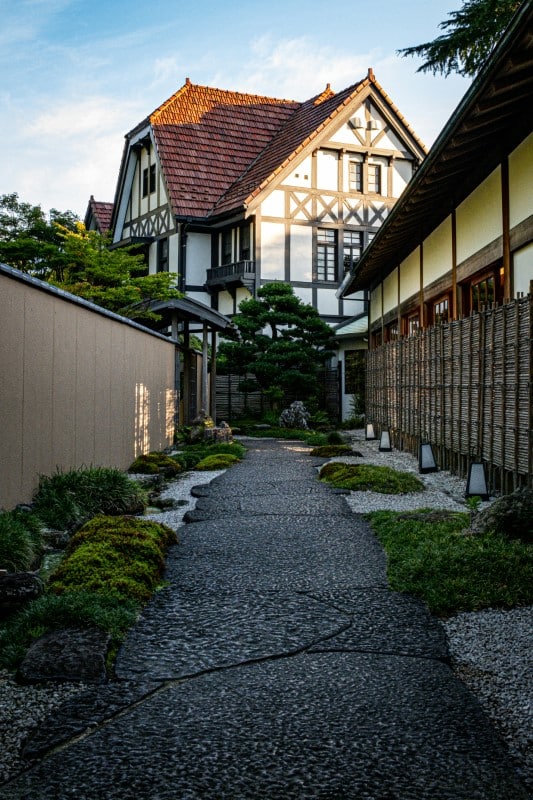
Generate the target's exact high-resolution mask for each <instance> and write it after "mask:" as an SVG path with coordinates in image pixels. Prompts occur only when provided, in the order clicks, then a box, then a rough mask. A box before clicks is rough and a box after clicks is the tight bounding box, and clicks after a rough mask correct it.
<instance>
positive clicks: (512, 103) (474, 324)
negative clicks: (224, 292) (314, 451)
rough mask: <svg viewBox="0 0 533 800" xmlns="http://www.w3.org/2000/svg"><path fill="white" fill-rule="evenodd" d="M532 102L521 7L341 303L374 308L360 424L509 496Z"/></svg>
mask: <svg viewBox="0 0 533 800" xmlns="http://www.w3.org/2000/svg"><path fill="white" fill-rule="evenodd" d="M532 100H533V7H532V5H531V3H524V4H523V5H522V6H521V8H520V9H519V11H518V12H517V13H516V15H515V17H514V18H513V20H512V22H511V24H510V26H509V27H508V29H507V31H506V32H505V34H504V36H503V37H502V39H501V41H500V42H499V43H498V44H497V46H496V48H495V50H494V51H493V54H492V56H491V57H490V58H489V59H488V61H487V63H486V64H485V67H484V69H483V70H482V71H481V73H480V74H479V75H478V77H477V78H476V79H475V81H474V82H473V84H472V85H471V87H470V89H469V91H468V92H467V93H466V95H465V96H464V98H463V100H462V101H461V103H460V104H459V106H458V107H457V109H456V110H455V112H454V113H453V115H452V116H451V118H450V120H449V121H448V123H447V124H446V125H445V127H444V129H443V130H442V132H441V134H440V136H439V137H438V139H437V140H436V142H435V144H434V145H433V147H432V148H431V151H430V153H429V155H428V156H427V158H426V159H425V161H424V162H423V164H422V166H421V167H420V169H419V170H418V172H417V174H416V175H415V176H414V177H413V180H412V181H411V182H410V184H409V186H408V188H407V189H406V191H405V192H404V193H403V195H402V197H401V199H400V200H399V201H398V203H397V204H396V205H395V206H394V209H393V210H392V211H391V213H390V215H389V216H388V218H387V220H386V222H385V223H384V224H383V226H382V227H381V228H380V230H379V232H378V233H377V234H376V236H375V238H374V240H373V242H372V244H371V246H370V247H369V248H368V250H367V251H366V252H365V253H364V254H363V255H362V257H361V258H360V260H359V262H358V263H357V264H356V265H355V266H354V267H352V269H351V270H350V272H349V274H347V275H346V277H345V279H344V281H343V283H342V285H341V287H340V289H339V292H338V297H339V299H348V298H349V297H351V296H357V294H358V293H359V292H361V291H366V292H368V294H369V334H370V336H369V338H370V347H371V352H370V356H369V369H370V370H371V371H373V374H374V378H373V379H372V381H373V382H374V383H373V385H374V389H375V392H374V394H373V397H374V399H373V400H372V399H371V401H370V407H369V413H370V414H371V415H374V416H375V417H376V418H378V417H379V422H380V423H381V424H382V425H391V426H393V427H394V428H395V429H396V439H397V441H398V442H403V443H405V442H407V443H408V444H409V445H410V446H412V448H413V449H414V448H415V446H416V445H417V443H418V442H419V441H420V439H421V438H424V437H429V438H430V439H432V441H433V443H434V444H435V445H436V446H437V447H438V448H440V449H441V451H442V456H443V459H444V460H445V461H447V463H448V465H449V466H457V467H461V463H460V461H461V459H459V461H456V458H455V456H456V455H458V456H461V458H462V457H463V456H464V457H465V458H466V459H471V458H472V457H473V456H475V457H477V458H481V459H483V460H484V462H485V463H486V464H487V466H488V467H490V469H492V470H496V471H499V472H500V473H501V474H500V475H499V478H498V482H499V484H500V485H501V486H502V487H504V488H505V487H506V486H508V485H509V481H508V477H509V475H510V476H511V478H512V484H513V485H516V484H517V483H519V482H523V480H529V481H530V480H531V467H532V444H531V437H530V430H531V413H532V412H531V408H532V390H531V364H532V363H533V362H532V360H531V327H530V325H531V321H530V315H531V300H529V301H528V300H527V299H526V296H527V294H528V293H530V292H531V290H532V284H531V282H532V281H533V192H532V187H533V132H532V123H533V118H532V116H531V113H530V109H531V106H532ZM520 296H523V297H524V299H523V301H516V302H511V301H513V299H514V298H517V297H520ZM441 323H443V324H441ZM426 334H427V335H426ZM410 339H413V340H416V341H413V342H411V343H410V342H409V340H410ZM395 344H398V347H397V348H394V345H395ZM381 345H385V347H381ZM387 345H390V346H391V347H389V349H388V350H387ZM374 351H375V353H376V355H373V352H374ZM378 352H381V355H377V353H378ZM409 353H411V355H409ZM380 359H381V361H380ZM387 359H388V361H387ZM417 360H418V362H419V363H420V364H423V366H421V367H420V370H419V371H417V370H418V367H417V366H416V362H417ZM386 362H387V363H388V365H389V366H388V368H387V367H386V366H385V364H386ZM430 362H431V363H430ZM424 370H425V372H424ZM379 372H381V374H382V375H383V376H384V380H386V381H387V386H385V385H384V384H383V383H381V385H379V386H378V384H379V380H378V373H379ZM367 378H368V373H367ZM376 381H377V382H376ZM409 381H410V385H408V382H409ZM378 395H379V396H380V397H382V398H385V399H384V400H383V402H381V401H378V399H377V398H378ZM378 406H379V407H378ZM495 477H496V476H495Z"/></svg>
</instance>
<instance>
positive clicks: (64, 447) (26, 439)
mask: <svg viewBox="0 0 533 800" xmlns="http://www.w3.org/2000/svg"><path fill="white" fill-rule="evenodd" d="M0 325H1V332H0V374H1V381H0V430H1V432H2V433H1V437H0V508H5V509H9V508H12V507H13V506H14V505H15V504H16V503H20V502H27V501H29V500H31V497H32V494H33V492H34V491H35V488H36V486H37V483H38V478H39V475H40V474H43V475H51V474H52V473H53V472H55V471H56V469H57V468H61V469H64V470H66V469H69V468H71V467H77V466H81V465H91V464H92V465H94V466H97V465H98V466H113V467H118V468H120V469H125V468H127V467H128V466H129V464H130V463H131V462H132V461H133V459H134V458H135V456H136V455H137V454H139V453H141V452H147V451H149V450H158V449H161V448H163V447H165V446H166V445H168V444H170V442H171V441H172V435H173V415H174V346H173V345H172V344H171V343H170V342H167V341H165V340H164V339H163V338H162V337H159V336H157V335H152V334H150V333H148V332H145V331H143V330H140V329H139V328H137V327H135V326H133V325H130V324H128V323H127V322H121V321H119V320H118V319H114V318H111V317H109V316H106V315H104V314H101V313H98V312H97V311H93V310H91V309H90V308H89V307H86V306H83V305H79V304H77V303H72V302H69V301H68V300H65V299H64V298H62V297H61V296H58V295H57V294H54V293H53V292H51V291H47V290H45V289H42V288H38V287H37V286H36V285H35V284H28V283H25V282H22V281H20V280H16V279H14V278H11V277H9V276H8V275H5V274H2V273H0Z"/></svg>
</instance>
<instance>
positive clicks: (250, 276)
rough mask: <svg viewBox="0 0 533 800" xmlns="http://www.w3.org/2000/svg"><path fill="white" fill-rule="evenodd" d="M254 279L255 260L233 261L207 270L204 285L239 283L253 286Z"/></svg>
mask: <svg viewBox="0 0 533 800" xmlns="http://www.w3.org/2000/svg"><path fill="white" fill-rule="evenodd" d="M254 281H255V261H235V262H234V263H232V264H223V265H222V266H220V267H213V268H212V269H208V270H207V279H206V285H207V286H209V287H215V286H227V285H229V284H240V285H241V286H250V287H251V286H253V283H254Z"/></svg>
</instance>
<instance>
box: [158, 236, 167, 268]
mask: <svg viewBox="0 0 533 800" xmlns="http://www.w3.org/2000/svg"><path fill="white" fill-rule="evenodd" d="M157 271H158V272H168V239H166V238H165V239H158V241H157Z"/></svg>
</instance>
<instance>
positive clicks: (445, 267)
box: [424, 217, 453, 286]
mask: <svg viewBox="0 0 533 800" xmlns="http://www.w3.org/2000/svg"><path fill="white" fill-rule="evenodd" d="M452 256H453V251H452V218H451V217H447V218H446V219H445V220H444V222H443V223H441V225H439V227H438V228H435V230H434V231H433V232H432V233H431V234H430V235H429V236H428V237H427V239H426V240H425V241H424V286H428V284H430V283H432V282H433V281H435V280H437V279H438V278H440V277H441V276H442V275H445V274H446V273H447V272H449V271H450V270H451V268H452Z"/></svg>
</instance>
